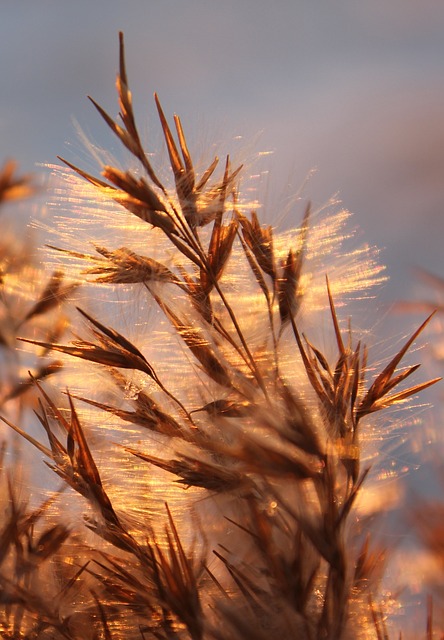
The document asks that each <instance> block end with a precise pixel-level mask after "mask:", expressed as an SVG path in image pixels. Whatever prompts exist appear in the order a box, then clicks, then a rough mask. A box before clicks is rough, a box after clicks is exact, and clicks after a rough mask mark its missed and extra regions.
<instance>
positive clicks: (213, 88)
mask: <svg viewBox="0 0 444 640" xmlns="http://www.w3.org/2000/svg"><path fill="white" fill-rule="evenodd" d="M120 29H122V30H123V31H124V32H125V36H126V44H127V63H128V73H129V78H130V82H131V86H132V89H133V93H134V97H135V104H136V108H137V113H138V114H139V122H140V123H141V126H142V128H143V126H144V125H145V124H147V123H148V122H150V124H151V125H152V126H154V125H155V124H156V125H157V123H155V117H154V109H153V103H152V93H153V91H154V90H156V91H157V92H158V93H159V94H160V96H161V99H162V102H163V104H164V107H165V110H166V111H167V112H168V113H172V112H173V111H177V112H179V113H180V114H181V117H182V120H183V122H184V125H185V127H186V130H187V131H189V132H190V134H191V136H193V135H194V136H195V137H196V138H198V139H199V138H200V139H201V140H204V141H205V140H212V139H213V132H214V135H215V138H216V140H223V139H224V138H226V141H227V148H228V149H229V141H230V140H231V139H232V138H233V137H234V136H237V135H241V136H243V138H244V140H245V141H246V146H247V147H249V146H251V144H253V147H254V148H255V149H256V150H257V151H261V150H273V151H274V155H273V157H272V158H271V159H270V169H271V175H270V179H269V184H270V189H271V192H272V194H275V195H276V194H277V195H279V194H281V193H291V192H292V191H294V190H296V189H297V188H298V187H299V186H300V185H301V183H302V182H303V181H304V179H305V177H306V175H307V174H308V172H309V171H310V170H311V169H313V168H317V173H316V175H315V177H314V178H312V180H311V181H310V183H309V185H308V187H307V190H306V193H307V195H309V196H310V197H311V198H312V199H313V200H314V201H315V202H316V203H322V202H323V201H325V200H326V199H327V198H328V197H329V196H330V195H332V194H333V193H335V192H339V194H340V196H341V198H342V200H343V202H344V205H345V206H346V207H348V208H349V209H351V210H352V211H353V212H354V213H355V214H356V217H355V222H356V224H357V225H358V226H359V227H361V228H362V230H363V233H362V238H363V239H365V240H367V241H368V242H370V243H376V244H378V245H379V246H383V247H386V251H385V253H384V254H383V260H384V261H385V262H386V263H388V265H389V272H390V273H391V274H392V278H393V285H392V286H391V287H390V288H389V289H387V288H386V291H385V294H384V295H386V296H387V298H388V299H390V298H393V297H395V296H396V295H397V294H398V293H399V295H407V292H408V291H409V289H410V284H407V280H406V278H405V277H404V278H403V276H402V274H405V273H406V268H407V267H409V266H414V265H421V266H423V267H426V268H429V269H432V270H434V271H435V272H440V273H442V274H443V275H444V264H443V261H442V237H443V235H444V210H443V209H444V180H443V176H444V119H443V112H444V80H443V77H444V75H443V71H444V38H443V33H444V4H443V3H442V2H441V1H440V0H436V1H431V0H423V1H422V2H420V3H419V2H417V1H415V0H391V2H389V3H387V2H384V1H382V0H372V1H363V2H356V0H338V1H335V2H332V1H331V0H318V1H317V2H313V1H312V0H298V1H295V0H277V1H276V2H273V3H271V2H269V1H265V0H225V1H224V2H212V1H209V0H157V1H149V0H144V1H142V0H130V1H128V2H121V1H118V0H107V1H106V2H105V1H97V2H91V1H90V0H76V2H65V1H63V0H38V1H35V2H31V1H22V0H14V1H13V0H2V3H1V7H0V81H1V87H2V89H1V94H0V139H1V150H0V157H1V158H5V157H10V156H14V157H16V159H17V160H18V161H19V163H20V165H21V166H22V167H23V169H26V170H36V163H41V162H53V161H54V159H55V156H56V155H58V154H60V155H65V156H68V157H71V158H74V157H75V156H76V154H77V153H78V149H79V148H80V145H79V144H78V142H77V134H76V132H75V129H74V127H73V124H72V119H73V118H75V119H76V120H78V121H79V122H80V124H81V125H82V127H83V128H84V129H85V130H86V132H87V134H88V135H92V136H93V137H94V138H96V139H97V140H99V141H100V142H103V144H104V145H109V142H110V140H111V138H110V137H109V136H108V133H107V132H106V130H105V128H104V127H103V125H102V123H101V122H100V120H99V118H98V116H97V114H96V113H95V111H94V109H93V108H92V106H91V105H90V104H89V102H88V101H87V99H86V95H87V94H91V95H92V96H94V97H95V98H96V99H97V100H98V101H99V102H100V104H102V105H103V106H104V107H106V108H107V109H108V110H109V111H110V112H111V113H116V111H117V107H116V101H115V94H114V80H115V73H116V69H117V53H118V48H117V32H118V30H120ZM202 131H203V133H202ZM259 132H262V133H261V136H260V137H259V139H258V140H257V134H258V133H259ZM251 141H254V142H251ZM70 145H71V146H70ZM70 154H71V155H70ZM37 170H39V171H40V170H41V169H37ZM273 197H274V196H272V198H273ZM272 198H271V200H270V206H272V203H273V199H272ZM408 279H409V280H410V279H411V272H408Z"/></svg>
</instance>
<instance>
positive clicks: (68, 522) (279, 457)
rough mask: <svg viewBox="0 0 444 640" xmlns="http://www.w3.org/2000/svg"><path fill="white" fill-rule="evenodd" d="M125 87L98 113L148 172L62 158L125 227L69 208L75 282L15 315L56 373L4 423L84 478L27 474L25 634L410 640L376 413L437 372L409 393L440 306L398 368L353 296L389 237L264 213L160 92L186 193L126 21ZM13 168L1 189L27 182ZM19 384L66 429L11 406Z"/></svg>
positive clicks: (7, 483) (11, 578)
mask: <svg viewBox="0 0 444 640" xmlns="http://www.w3.org/2000/svg"><path fill="white" fill-rule="evenodd" d="M117 93H118V99H119V109H120V113H119V117H118V118H117V119H114V118H112V117H111V116H110V115H108V113H107V112H106V111H105V110H104V109H103V108H102V107H101V106H100V105H98V104H97V103H96V102H95V101H94V100H92V103H93V105H94V106H95V108H96V109H97V111H98V112H99V114H100V116H101V117H102V118H103V120H104V121H105V123H106V124H107V125H108V127H109V128H110V130H111V132H112V133H113V134H114V136H116V137H117V139H118V140H119V141H120V143H121V144H122V145H123V146H124V147H125V149H126V151H127V152H128V153H129V154H130V160H129V162H128V167H129V168H127V169H122V168H119V167H116V166H112V165H111V164H106V165H104V166H102V168H101V175H100V177H97V176H96V175H94V174H93V173H89V172H87V171H84V170H83V169H82V168H79V167H77V166H76V165H75V164H73V163H72V162H69V161H67V160H63V162H64V163H65V165H66V166H67V169H66V170H64V169H59V175H61V176H62V179H64V180H65V186H64V189H66V190H68V191H69V198H68V200H69V201H70V202H76V203H77V204H78V203H80V205H78V211H77V214H78V216H81V215H82V213H83V214H84V215H87V217H88V216H93V218H94V217H95V218H94V219H95V220H96V221H97V226H98V227H100V228H101V231H102V233H100V235H98V237H93V238H89V239H88V244H87V246H86V247H85V246H82V243H83V245H84V242H83V236H82V233H83V232H82V231H81V229H82V220H81V219H79V220H76V221H74V220H72V221H71V222H69V221H68V220H67V219H66V218H65V219H64V220H62V219H59V222H58V223H57V221H55V224H54V226H56V227H57V224H58V230H57V232H56V234H58V235H56V237H57V238H58V240H59V242H58V241H57V240H54V236H53V237H52V239H51V241H50V242H48V245H47V247H46V252H47V255H46V258H45V259H46V260H47V261H48V263H50V264H55V265H56V266H55V267H54V269H53V272H52V275H50V277H49V279H47V280H46V283H45V284H43V286H42V287H41V289H40V292H37V295H36V298H35V300H34V301H33V303H32V304H31V303H29V302H28V303H27V305H25V307H24V309H23V311H22V312H21V315H19V316H16V315H15V316H14V320H13V319H11V318H10V317H9V316H8V315H7V314H6V311H5V314H6V315H4V318H3V319H2V325H1V328H0V332H1V333H0V337H2V336H3V333H4V332H5V331H6V330H7V331H8V332H9V333H10V334H11V335H13V337H14V341H15V338H19V339H20V345H21V351H20V353H21V354H23V357H25V358H29V354H34V355H35V354H37V357H38V363H39V364H38V365H37V366H35V367H32V366H29V367H28V368H29V374H28V373H26V374H24V375H23V377H20V379H19V380H17V381H16V382H15V385H14V384H12V383H11V384H10V386H9V387H5V388H6V389H7V391H6V392H5V393H4V394H2V397H3V406H4V410H3V421H4V422H5V423H6V424H8V425H9V427H10V428H11V429H12V430H13V431H14V432H16V433H19V434H20V436H21V437H23V438H24V439H25V440H27V441H28V442H30V443H31V444H32V445H33V446H34V447H36V448H37V449H38V451H40V453H41V454H43V455H44V458H45V462H46V464H47V466H49V467H50V469H51V470H52V471H53V472H54V474H55V475H56V476H58V478H59V479H60V480H61V482H62V487H59V488H58V489H57V490H56V491H54V493H53V494H52V495H51V496H50V497H49V498H47V499H45V500H43V499H42V501H41V504H39V505H38V506H37V507H34V506H31V505H30V504H29V503H27V502H26V500H24V499H23V498H22V497H21V496H19V495H17V492H16V491H15V489H14V487H13V481H12V476H11V474H10V472H8V471H7V470H4V471H3V482H4V487H5V488H4V490H5V496H6V505H7V506H6V507H5V509H6V510H5V517H4V520H3V523H2V525H1V527H2V528H1V530H0V629H1V633H2V637H4V638H10V639H11V640H12V638H14V639H16V638H17V639H18V638H23V639H25V638H29V639H31V638H68V639H72V640H74V639H79V640H80V639H82V640H87V639H91V640H93V639H94V640H95V639H99V638H103V639H104V640H113V639H123V638H125V639H130V638H140V639H148V638H157V639H165V640H166V639H168V640H171V639H177V640H182V639H184V640H185V639H192V640H204V639H215V640H248V639H250V638H251V639H252V640H253V639H254V640H261V639H265V638H267V639H268V638H275V637H282V638H306V639H307V640H315V639H326V640H327V639H329V640H339V639H341V638H376V639H378V640H379V639H382V638H386V637H388V629H387V620H386V612H385V603H384V593H382V592H381V591H380V583H381V578H382V575H383V565H384V558H385V553H384V551H383V549H381V548H380V546H379V542H378V541H375V542H373V541H372V539H371V535H370V533H371V532H370V528H368V527H367V524H366V519H365V518H364V517H360V516H359V513H358V510H357V508H356V503H357V498H358V497H359V498H361V497H362V495H363V496H364V498H363V499H364V500H365V490H366V483H367V482H368V481H369V477H370V476H371V475H372V469H371V463H370V462H369V456H367V454H366V448H367V446H368V445H369V443H371V442H372V438H373V434H374V429H375V420H376V419H377V418H376V417H375V414H379V412H380V411H382V410H385V409H387V408H388V407H391V406H394V405H400V404H404V403H405V402H406V401H407V400H408V398H410V397H411V396H414V395H416V394H418V393H419V392H421V391H422V390H423V389H425V388H427V387H428V386H430V385H432V384H433V383H434V382H436V379H432V380H427V381H425V382H413V383H410V384H409V383H407V382H406V381H407V379H408V378H409V377H410V376H411V375H412V374H414V373H415V372H416V371H417V368H418V366H417V365H413V366H410V365H407V366H403V364H402V361H403V359H404V357H405V355H406V353H407V352H408V350H409V349H410V347H411V346H412V344H413V343H414V341H415V340H416V339H417V338H418V336H419V334H420V333H421V331H422V330H423V329H424V327H425V326H426V324H427V322H428V319H427V320H425V322H424V323H423V324H422V325H421V326H420V327H419V328H418V329H417V330H416V331H414V332H413V333H412V335H411V337H410V338H409V339H407V340H406V341H405V344H404V345H403V346H402V347H401V348H400V349H399V350H398V351H397V352H396V353H395V354H394V355H393V356H392V357H391V358H390V359H389V360H388V362H387V363H385V364H383V365H381V367H380V369H379V370H376V368H375V365H374V364H373V363H371V352H369V350H368V349H367V347H366V344H365V339H366V335H365V334H362V335H361V334H360V333H359V332H355V331H354V330H353V328H352V326H351V322H350V321H348V323H347V318H344V315H343V307H344V304H345V297H346V296H348V295H350V294H354V293H357V294H358V295H360V296H363V295H364V294H365V293H366V291H367V290H368V289H370V288H371V287H372V286H374V285H375V284H378V282H380V281H381V280H382V279H383V275H382V269H381V267H380V266H379V265H378V263H377V259H376V257H375V254H374V253H373V252H372V251H371V250H370V249H368V248H367V247H363V248H361V249H357V250H354V251H348V250H347V249H346V248H345V245H346V242H347V240H348V237H347V233H346V232H345V231H344V228H343V227H344V224H345V222H346V219H347V214H346V213H345V212H343V211H340V212H337V213H331V214H329V215H328V216H324V217H322V216H321V215H320V214H317V213H316V212H313V211H312V208H311V206H310V204H306V205H305V208H304V211H303V214H302V221H301V224H300V226H299V227H298V228H297V229H293V230H291V231H286V232H279V231H278V230H276V229H274V228H273V227H272V226H271V225H269V224H264V223H263V222H261V219H260V215H259V213H258V212H257V211H256V210H250V209H249V207H248V203H245V202H243V200H242V196H241V193H240V187H239V185H240V177H241V175H242V166H232V164H231V161H230V158H229V157H227V158H226V159H225V161H224V162H222V163H220V162H219V159H218V158H214V159H212V160H211V161H210V162H209V164H208V166H207V167H206V168H204V169H203V170H202V171H200V170H199V169H198V168H197V167H196V166H195V164H194V161H193V159H192V155H191V153H190V149H189V146H188V143H187V140H186V137H185V133H184V129H183V125H182V123H181V120H180V118H179V117H178V116H174V119H173V122H174V126H173V127H172V126H171V125H170V123H169V121H168V119H167V117H166V116H165V113H164V111H163V108H162V106H161V103H160V100H159V98H158V97H157V96H155V104H156V107H157V112H158V117H159V121H160V127H161V130H162V132H163V136H164V142H165V145H166V150H167V153H168V158H169V165H170V167H171V172H172V178H173V186H171V185H170V184H165V183H164V181H163V180H162V179H161V178H160V177H159V172H158V170H157V169H156V168H155V166H154V165H155V159H156V156H155V155H154V156H153V154H152V153H151V152H149V151H148V150H147V149H146V148H145V146H144V145H143V144H142V141H141V137H140V135H139V132H138V128H137V125H136V119H135V116H134V113H133V106H132V98H131V92H130V90H129V85H128V78H127V73H126V66H125V52H124V42H123V36H122V35H120V65H119V73H118V77H117ZM134 163H136V164H135V165H134ZM220 165H222V166H221V168H220ZM12 175H13V172H12V167H11V166H10V165H8V166H7V167H6V168H5V170H4V172H3V177H2V179H1V180H0V196H1V195H2V194H5V196H4V197H6V198H7V197H8V193H9V194H10V195H11V194H13V195H17V194H18V195H27V194H25V193H21V191H20V190H22V191H23V190H25V191H26V189H27V187H26V185H27V182H26V181H23V180H17V179H13V177H12ZM17 190H19V191H17ZM62 193H63V189H62ZM60 202H63V195H62V197H61V198H60V199H59V204H60ZM89 223H90V218H89V217H88V219H87V220H86V222H85V225H84V227H83V230H84V229H86V228H87V227H88V225H89ZM90 228H94V225H91V227H90ZM79 230H80V231H79ZM104 230H105V231H106V230H108V231H109V232H110V234H111V235H109V244H107V241H106V239H105V238H106V233H105V232H104ZM123 237H124V238H125V242H124V244H123V243H122V240H121V238H123ZM341 256H342V257H341ZM330 261H331V268H330V266H329V267H328V272H327V269H326V267H325V263H326V262H327V263H328V264H329V265H330ZM3 269H4V268H3V267H2V299H1V302H2V304H4V307H5V310H7V311H8V312H9V310H10V305H9V304H7V302H6V301H7V299H8V296H9V295H10V291H11V290H12V289H11V287H9V286H8V283H7V275H8V274H7V273H6V272H5V271H4V270H3ZM63 273H66V274H67V275H66V276H64V275H62V274H63ZM33 278H34V279H37V278H38V276H37V275H33ZM104 288H105V289H106V292H107V293H106V296H105V297H104V299H103V300H104V301H103V303H102V304H99V303H97V300H98V299H100V296H101V295H102V294H101V293H100V292H102V291H103V290H104ZM95 292H98V293H97V298H96V297H95ZM113 300H114V301H113ZM116 310H117V311H116ZM54 314H56V316H55V317H56V319H54ZM17 317H18V320H17ZM42 318H43V319H44V322H40V320H41V319H42ZM50 318H51V320H49V319H50ZM37 321H39V326H38V330H36V331H27V330H26V329H27V327H29V326H31V325H33V323H34V322H37ZM327 323H328V326H327ZM319 324H322V325H323V326H324V329H325V335H326V336H328V337H329V338H331V340H330V342H329V343H328V345H327V347H326V346H325V344H323V343H322V342H321V341H320V335H319V331H318V330H317V327H318V325H319ZM45 327H46V330H45ZM11 340H12V339H11V338H9V339H8V341H7V340H6V338H5V339H4V340H3V338H2V344H4V345H7V346H8V348H9V349H11V350H13V346H12V342H11ZM73 362H78V363H79V364H78V365H77V366H75V365H74V364H73ZM369 363H371V364H369ZM53 374H54V375H53ZM55 374H57V375H55ZM48 377H50V378H51V380H50V382H51V384H48V381H47V380H46V379H47V378H48ZM57 380H58V381H59V382H57ZM29 394H30V395H29ZM19 395H20V396H23V397H25V396H27V395H29V397H31V396H32V401H31V402H30V405H31V408H32V409H33V410H34V414H33V415H34V416H36V418H37V421H38V423H39V425H40V427H41V433H42V434H43V435H42V438H39V437H38V436H37V435H36V434H35V433H34V432H33V433H30V431H29V430H28V429H27V419H25V418H24V417H23V412H22V411H16V412H15V413H13V414H11V412H8V410H7V409H8V403H11V402H12V401H13V400H15V399H17V397H18V396H19ZM382 420H383V418H382ZM373 445H374V442H373ZM77 494H78V495H79V496H81V497H83V499H84V501H83V502H81V506H80V508H79V511H75V508H74V507H73V504H74V502H73V499H74V498H75V496H76V495H77ZM79 500H81V499H80V498H79ZM73 508H74V511H73V512H71V509H73ZM82 511H83V516H82V517H80V518H79V517H78V514H79V513H81V512H82ZM72 513H74V514H77V515H75V517H73V515H72Z"/></svg>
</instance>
